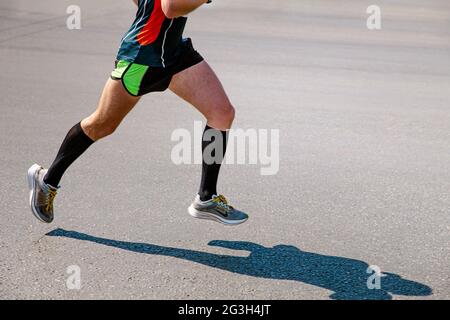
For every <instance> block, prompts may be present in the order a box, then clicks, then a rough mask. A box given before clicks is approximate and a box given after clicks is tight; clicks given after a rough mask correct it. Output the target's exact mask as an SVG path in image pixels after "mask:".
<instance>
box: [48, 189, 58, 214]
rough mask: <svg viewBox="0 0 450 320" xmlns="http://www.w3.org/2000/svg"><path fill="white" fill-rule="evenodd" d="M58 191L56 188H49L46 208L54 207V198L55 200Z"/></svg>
mask: <svg viewBox="0 0 450 320" xmlns="http://www.w3.org/2000/svg"><path fill="white" fill-rule="evenodd" d="M56 194H57V192H56V191H55V190H51V189H49V190H48V193H47V196H46V197H45V209H46V210H47V211H50V210H51V209H53V200H55V197H56Z"/></svg>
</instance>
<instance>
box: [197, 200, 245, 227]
mask: <svg viewBox="0 0 450 320" xmlns="http://www.w3.org/2000/svg"><path fill="white" fill-rule="evenodd" d="M188 212H189V214H190V215H191V216H192V217H194V218H197V219H205V220H211V221H215V222H219V223H222V224H224V225H227V226H237V225H238V224H242V223H244V222H246V221H247V220H248V218H246V219H243V220H226V219H225V218H222V217H219V216H216V215H214V214H212V213H209V212H205V211H199V210H197V209H195V208H194V207H193V206H192V205H191V206H190V207H189V208H188Z"/></svg>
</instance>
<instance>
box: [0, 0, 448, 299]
mask: <svg viewBox="0 0 450 320" xmlns="http://www.w3.org/2000/svg"><path fill="white" fill-rule="evenodd" d="M75 2H76V4H77V5H79V6H80V7H81V10H82V11H81V14H82V29H81V30H68V29H67V27H66V19H67V17H68V14H66V9H67V7H68V6H69V5H71V4H75ZM371 4H373V1H366V0H362V1H360V0H358V1H357V0H346V1H333V0H315V1H312V0H307V1H299V0H282V1H267V0H264V1H263V0H247V1H238V0H227V1H224V0H214V2H213V3H212V4H211V5H209V6H205V7H202V8H200V9H199V10H198V11H196V12H194V13H193V14H191V15H190V18H189V21H188V26H187V28H186V32H185V34H186V36H190V37H192V38H193V42H194V46H195V47H196V48H197V50H198V51H199V52H201V53H202V55H203V56H204V57H205V58H206V59H207V60H208V62H209V63H210V64H211V66H212V67H213V68H214V70H215V71H216V72H217V74H218V75H219V77H220V79H221V80H222V82H223V84H224V87H225V88H226V90H227V92H228V94H229V96H230V98H231V100H232V102H233V104H234V105H235V107H236V109H237V119H236V122H235V127H239V128H244V129H251V128H256V129H279V130H280V169H279V172H278V174H276V175H272V176H262V175H261V174H260V166H259V165H225V166H224V167H223V170H222V175H221V180H220V185H219V186H220V190H221V192H222V193H224V194H225V195H227V196H228V197H229V198H230V200H231V201H232V204H234V205H235V206H236V207H238V208H239V209H242V210H245V211H247V212H248V213H249V214H250V216H251V217H250V220H249V221H248V222H247V223H246V224H244V225H241V226H238V227H224V226H222V225H219V224H216V223H214V222H208V221H199V220H195V219H193V218H191V217H190V216H189V215H188V213H187V207H188V206H189V204H190V202H191V201H192V200H193V198H194V196H195V192H196V191H197V187H198V182H199V179H200V166H198V165H180V166H177V165H175V164H174V163H173V162H172V161H171V150H172V148H173V146H174V142H172V141H171V134H172V132H174V130H176V129H179V128H185V129H188V130H190V131H192V130H193V126H194V121H201V120H203V119H202V118H201V116H200V115H199V114H198V113H197V112H196V111H195V110H194V109H193V108H191V107H190V106H188V105H187V104H186V103H184V102H183V101H181V100H180V99H178V98H177V97H176V96H175V95H173V94H172V93H169V92H167V93H164V94H161V93H155V94H151V95H148V96H146V97H145V98H143V99H142V101H141V102H140V104H139V105H138V107H136V108H135V109H134V110H133V111H132V112H131V114H130V115H129V117H128V118H127V119H125V121H124V122H123V124H122V126H121V127H120V128H119V129H118V131H117V132H116V133H115V134H114V135H113V136H112V137H110V138H108V139H106V140H104V141H100V142H98V143H96V144H95V145H93V146H92V147H91V148H90V149H89V150H88V151H87V152H86V154H84V155H83V156H82V157H81V158H80V159H79V160H78V161H77V162H76V163H75V164H74V165H73V166H72V167H71V168H70V169H69V170H68V172H67V174H66V175H65V177H64V179H63V181H62V189H61V192H60V194H59V195H58V198H57V199H56V210H57V212H56V219H55V222H54V223H53V224H51V225H44V224H41V223H39V222H38V221H37V220H36V219H35V218H34V217H33V216H32V214H31V212H30V210H29V208H28V204H27V201H28V189H27V184H26V171H27V169H28V167H29V166H31V165H32V164H33V163H35V162H37V163H40V164H42V165H45V166H48V165H50V163H51V161H52V160H53V158H54V156H55V154H56V152H57V149H58V148H59V145H60V143H61V141H62V139H63V138H64V136H65V134H66V132H67V130H68V129H69V128H70V127H72V126H73V125H74V124H75V123H76V122H78V121H80V120H81V119H82V118H83V117H85V116H87V115H89V113H90V112H92V111H93V110H94V109H95V107H96V103H97V101H98V97H99V94H100V92H101V89H102V86H103V85H104V82H105V80H106V79H107V77H108V75H109V73H110V72H111V70H112V67H113V63H114V58H115V54H116V51H117V47H118V44H119V42H120V39H121V37H122V35H123V34H124V33H125V31H126V30H127V29H128V27H129V25H130V24H131V21H132V19H133V16H134V8H133V5H132V3H131V0H130V1H106V0H96V1H88V0H77V1H71V0H70V1H67V0H47V1H31V0H14V1H2V2H1V4H0V16H1V18H0V56H1V59H0V70H1V76H0V93H1V99H0V108H1V117H0V137H1V139H0V163H1V164H2V178H1V181H2V182H1V184H0V198H1V201H0V214H1V216H0V298H2V299H23V298H24V299H79V298H83V299H94V298H101V299H112V298H118V299H445V298H446V299H449V298H450V236H449V234H450V2H448V1H445V0H432V1H419V0H409V1H406V0H396V1H387V0H377V1H376V4H377V5H379V6H380V8H381V10H382V29H381V30H372V31H371V30H368V29H367V27H366V19H367V17H368V14H367V13H366V9H367V7H368V6H369V5H371ZM369 265H375V266H378V267H379V268H380V269H381V271H382V272H383V273H384V274H385V276H384V277H382V278H381V288H380V289H378V290H377V289H376V290H369V289H368V288H367V280H368V278H369V277H370V276H371V274H370V273H367V268H368V266H369ZM70 266H78V267H79V268H80V269H79V270H80V272H81V274H80V275H81V289H80V290H69V288H68V287H67V279H68V278H69V277H70V274H68V273H67V271H68V268H69V267H70ZM369 280H370V279H369Z"/></svg>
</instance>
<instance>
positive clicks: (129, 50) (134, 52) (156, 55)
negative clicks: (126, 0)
mask: <svg viewBox="0 0 450 320" xmlns="http://www.w3.org/2000/svg"><path fill="white" fill-rule="evenodd" d="M186 21H187V18H185V17H179V18H174V19H169V18H167V17H166V16H165V15H164V12H163V11H162V8H161V0H139V6H138V11H137V14H136V19H135V20H134V22H133V24H132V25H131V27H130V29H129V30H128V32H127V33H126V34H125V36H124V37H123V38H122V42H121V45H120V49H119V53H118V55H117V60H123V61H129V62H134V63H138V64H143V65H147V66H152V67H166V66H169V65H171V64H172V63H174V62H175V60H176V59H177V57H178V55H179V53H180V45H181V41H182V37H183V31H184V27H185V25H186Z"/></svg>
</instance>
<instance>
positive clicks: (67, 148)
mask: <svg viewBox="0 0 450 320" xmlns="http://www.w3.org/2000/svg"><path fill="white" fill-rule="evenodd" d="M93 143H94V141H93V140H92V139H91V138H89V137H88V136H87V135H86V134H85V133H84V131H83V129H82V128H81V123H77V124H76V125H75V126H73V128H72V129H70V130H69V132H68V133H67V136H66V138H65V139H64V141H63V143H62V145H61V147H60V149H59V151H58V154H57V155H56V159H55V160H54V161H53V163H52V165H51V166H50V168H49V169H48V171H47V174H46V175H45V177H44V182H45V183H46V184H49V185H51V186H53V187H58V185H59V182H60V181H61V178H62V176H63V174H64V172H65V171H66V170H67V168H68V167H69V166H70V165H71V164H72V163H73V162H74V161H75V160H76V159H77V158H78V157H79V156H81V155H82V154H83V152H85V151H86V150H87V148H89V147H90V146H91V144H93Z"/></svg>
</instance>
